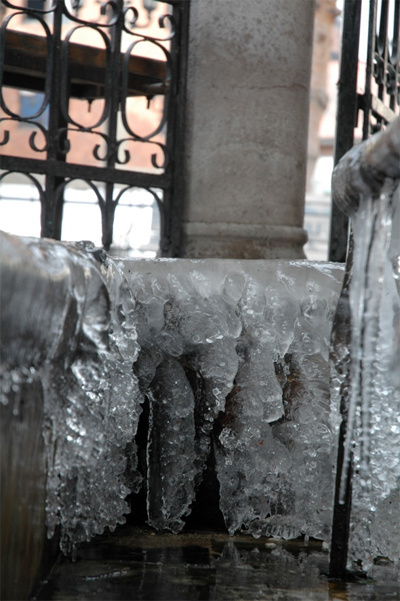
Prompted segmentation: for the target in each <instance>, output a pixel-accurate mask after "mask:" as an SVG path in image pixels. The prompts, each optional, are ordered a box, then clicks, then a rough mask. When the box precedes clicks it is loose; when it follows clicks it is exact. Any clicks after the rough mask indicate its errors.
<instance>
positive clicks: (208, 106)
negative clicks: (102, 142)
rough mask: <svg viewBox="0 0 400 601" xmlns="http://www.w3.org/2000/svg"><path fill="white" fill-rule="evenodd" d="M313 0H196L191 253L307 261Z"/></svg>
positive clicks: (187, 247)
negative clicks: (306, 186) (306, 216)
mask: <svg viewBox="0 0 400 601" xmlns="http://www.w3.org/2000/svg"><path fill="white" fill-rule="evenodd" d="M313 16H314V2H313V0H263V1H261V2H260V1H259V0H246V2H243V0H207V1H205V0H191V15H190V44H189V63H188V88H187V95H188V97H187V100H188V102H187V128H186V145H185V153H186V164H185V182H184V197H183V214H182V222H183V224H182V228H183V229H182V248H181V256H184V257H221V258H223V257H230V258H243V259H257V258H271V259H273V258H300V257H304V253H303V250H302V247H303V244H304V243H305V242H306V238H307V235H306V232H305V231H304V230H303V228H302V225H303V216H304V194H305V180H306V165H307V128H308V110H309V83H310V65H311V52H312V38H313Z"/></svg>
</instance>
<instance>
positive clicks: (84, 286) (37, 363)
mask: <svg viewBox="0 0 400 601" xmlns="http://www.w3.org/2000/svg"><path fill="white" fill-rule="evenodd" d="M1 242H2V301H3V302H2V372H4V377H5V380H4V381H5V382H7V374H17V373H18V377H19V385H20V384H21V383H22V381H25V382H29V378H32V377H35V378H37V379H39V380H40V381H41V383H42V387H43V395H44V427H43V436H44V439H45V446H46V455H47V470H48V473H47V507H46V512H47V525H48V535H49V536H51V535H52V534H53V532H54V529H55V527H56V526H57V525H58V524H60V526H61V547H62V549H63V550H64V551H67V550H69V549H71V548H72V547H73V546H74V545H75V543H77V542H80V541H82V540H89V539H90V538H92V537H93V536H94V535H95V534H96V533H99V532H102V531H103V529H104V527H105V526H109V527H110V528H114V527H115V526H116V524H117V523H122V522H123V521H124V520H125V517H124V514H126V513H127V512H128V511H129V507H128V505H127V503H126V500H125V498H126V496H127V494H128V492H129V491H130V490H135V489H136V488H137V486H138V484H139V476H138V474H136V473H135V468H134V465H135V461H133V469H131V472H130V473H129V474H127V473H126V472H125V468H126V454H127V452H128V451H127V449H128V448H130V447H132V441H133V438H134V435H135V432H136V426H137V421H138V416H139V412H140V405H139V401H140V396H139V391H138V384H137V379H136V378H135V376H134V375H133V373H132V362H133V361H134V360H135V358H136V357H137V353H138V348H139V347H138V344H137V341H136V334H135V330H134V328H133V326H132V314H133V313H132V312H133V304H132V298H131V295H130V293H129V290H128V289H127V288H126V285H125V281H124V278H123V276H122V274H121V273H120V272H119V271H118V268H116V267H115V266H113V264H112V263H111V261H109V260H107V262H108V267H107V268H106V267H105V266H104V265H103V267H102V268H101V269H102V271H103V275H101V273H100V269H99V263H98V262H97V260H96V259H95V258H94V256H93V255H92V254H91V253H90V252H88V251H89V250H90V249H88V248H82V245H81V247H80V248H72V247H68V248H67V247H66V246H64V245H62V244H59V243H52V242H50V241H38V240H29V239H28V240H25V241H24V242H22V241H21V240H18V239H16V238H12V237H8V236H7V237H5V236H4V237H2V240H1ZM111 279H112V286H109V289H108V288H107V283H109V282H110V280H111ZM109 290H110V291H111V292H109ZM14 379H15V378H14ZM8 380H9V375H8ZM2 389H3V393H5V395H6V393H7V389H6V388H5V387H3V386H2ZM3 402H7V398H5V399H3ZM133 454H134V450H133Z"/></svg>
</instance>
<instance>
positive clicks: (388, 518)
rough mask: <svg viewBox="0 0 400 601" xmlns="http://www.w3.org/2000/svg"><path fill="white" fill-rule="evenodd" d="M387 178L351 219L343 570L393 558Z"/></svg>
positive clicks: (393, 300)
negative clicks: (347, 517) (347, 527)
mask: <svg viewBox="0 0 400 601" xmlns="http://www.w3.org/2000/svg"><path fill="white" fill-rule="evenodd" d="M393 188H394V184H393V182H392V181H390V180H388V181H387V182H386V184H385V185H384V187H383V188H382V192H381V195H380V198H379V199H376V198H374V197H372V196H367V197H365V198H363V199H362V200H361V202H360V206H359V209H358V211H357V213H356V214H355V215H354V216H353V218H352V229H353V235H354V251H353V265H352V271H351V279H350V285H349V302H350V309H351V346H350V358H351V371H350V391H349V409H348V426H347V436H346V441H345V469H344V470H343V474H342V490H343V489H344V481H345V478H346V475H347V469H348V466H349V462H350V457H351V455H352V454H353V464H354V465H353V472H354V475H353V478H352V486H353V498H352V522H351V532H350V541H349V563H350V565H349V567H353V566H352V563H361V565H362V567H363V569H364V570H369V569H370V567H371V565H372V562H373V559H374V557H377V556H384V557H389V558H391V559H392V560H395V561H399V560H400V453H399V449H400V417H399V416H400V378H399V374H400V356H399V352H400V290H399V288H398V282H397V280H398V264H399V256H400V248H399V245H400V229H398V227H397V228H394V227H393V228H392V225H393V223H396V222H395V221H394V219H393V213H394V211H395V210H396V211H397V215H398V214H399V213H400V208H399V206H400V195H399V189H397V192H395V193H394V194H393Z"/></svg>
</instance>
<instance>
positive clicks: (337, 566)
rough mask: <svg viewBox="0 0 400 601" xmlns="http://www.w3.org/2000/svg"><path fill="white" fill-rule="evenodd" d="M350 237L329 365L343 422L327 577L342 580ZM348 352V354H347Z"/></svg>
mask: <svg viewBox="0 0 400 601" xmlns="http://www.w3.org/2000/svg"><path fill="white" fill-rule="evenodd" d="M352 252H353V249H352V238H350V245H349V258H348V262H347V265H346V273H345V277H344V281H343V289H342V293H341V295H340V298H339V301H338V305H337V309H336V314H335V318H334V323H333V327H332V339H331V357H330V360H331V363H333V364H334V366H335V368H336V369H338V370H339V369H340V371H341V379H342V388H341V390H340V395H341V398H340V414H341V416H342V422H341V424H340V430H339V441H338V451H337V464H336V479H335V498H334V505H333V519H332V535H331V549H330V558H329V576H330V578H333V579H344V578H345V576H346V572H347V556H348V542H349V534H350V515H351V497H352V462H351V463H350V466H349V469H348V471H347V478H346V484H345V486H346V488H345V494H344V503H340V485H341V478H342V471H343V462H344V441H345V438H346V430H347V421H348V420H347V418H348V388H349V375H350V355H349V354H347V355H346V354H345V355H344V356H343V352H344V353H346V350H345V351H343V349H349V348H350V342H351V340H350V332H351V327H350V326H351V323H350V319H351V317H350V306H349V281H350V265H351V260H350V257H351V256H352ZM347 352H348V351H347Z"/></svg>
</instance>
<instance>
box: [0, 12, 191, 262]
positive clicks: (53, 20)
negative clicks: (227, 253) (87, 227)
mask: <svg viewBox="0 0 400 601" xmlns="http://www.w3.org/2000/svg"><path fill="white" fill-rule="evenodd" d="M1 4H2V6H1V8H2V12H3V20H2V24H1V32H0V34H1V37H0V109H1V115H0V117H1V118H0V125H1V126H2V128H3V133H2V134H0V145H1V147H2V148H1V150H2V157H1V168H2V174H1V176H0V177H1V178H2V179H3V178H5V177H6V176H7V175H10V174H24V176H25V177H27V178H28V180H29V181H30V182H32V184H33V185H34V187H35V188H36V189H37V192H38V196H39V200H40V203H41V235H42V236H43V237H48V238H53V239H60V237H61V229H62V216H63V206H64V192H65V189H66V186H68V185H70V184H71V183H73V182H78V181H80V182H81V183H82V182H85V185H86V186H88V187H89V188H90V189H91V190H92V191H93V193H94V194H95V198H96V201H97V203H98V207H99V210H100V212H101V222H102V244H103V246H104V248H105V249H106V250H108V249H109V248H110V246H111V244H112V239H113V222H114V216H115V212H116V210H117V207H118V204H119V203H120V201H121V198H123V195H124V194H125V193H126V192H127V191H128V190H129V191H132V189H133V188H144V189H146V190H147V191H148V192H149V193H150V194H151V195H152V196H153V197H154V199H155V201H156V203H157V205H158V208H159V211H160V224H161V240H160V252H161V254H162V255H164V256H175V255H176V253H177V249H178V247H179V222H178V220H179V213H180V211H179V206H178V202H179V198H180V196H181V194H180V193H179V186H180V181H181V177H180V169H181V165H182V140H183V136H182V132H183V120H184V107H185V98H184V92H185V85H184V82H185V73H186V51H187V35H188V18H189V0H159V1H158V2H154V1H152V2H150V0H143V2H142V0H140V2H139V1H138V0H128V1H125V2H124V0H112V1H105V2H101V1H98V0H41V1H39V2H34V3H32V2H22V1H21V0H2V2H1ZM162 9H164V11H163V14H161V12H162ZM146 10H147V13H148V15H147V18H146V16H145V13H146ZM153 10H154V11H155V12H154V14H156V13H157V11H158V13H159V14H158V17H159V18H158V21H157V22H156V23H154V26H153V27H152V28H149V23H150V13H151V12H152V11H153ZM152 16H154V15H152ZM156 16H157V15H156ZM153 21H155V19H153ZM145 46H146V47H147V50H146V52H141V50H142V48H144V47H145ZM149 56H150V58H149ZM17 90H22V91H29V92H31V93H35V94H36V95H37V96H36V97H35V98H36V100H37V104H36V106H34V107H33V108H32V107H31V108H30V109H29V110H28V111H26V110H25V108H24V103H23V102H22V100H21V101H20V102H16V101H15V98H16V97H15V94H14V96H13V95H12V94H13V93H15V92H16V91H17ZM23 93H24V92H23ZM25 93H26V92H25ZM38 94H39V95H38ZM21 98H22V97H21ZM22 99H23V98H22ZM144 101H146V102H147V105H148V106H150V107H155V108H153V116H152V117H151V118H150V119H149V118H148V117H147V114H149V113H147V114H146V115H145V120H144V121H143V119H142V117H143V115H144V114H145V112H146V110H147V109H146V106H144V105H143V106H142V108H141V109H140V110H141V112H140V111H139V109H138V108H137V107H135V102H136V103H138V102H142V104H143V102H144ZM86 102H87V103H88V104H86ZM84 106H85V108H83V107H84ZM146 119H147V129H146V128H144V126H143V123H144V122H146ZM22 129H25V132H26V131H27V132H28V133H27V134H26V133H25V139H26V144H25V147H22V146H21V147H20V146H19V144H20V142H19V140H20V139H21V136H20V137H18V136H19V132H21V130H22ZM0 227H1V226H0Z"/></svg>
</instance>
